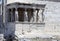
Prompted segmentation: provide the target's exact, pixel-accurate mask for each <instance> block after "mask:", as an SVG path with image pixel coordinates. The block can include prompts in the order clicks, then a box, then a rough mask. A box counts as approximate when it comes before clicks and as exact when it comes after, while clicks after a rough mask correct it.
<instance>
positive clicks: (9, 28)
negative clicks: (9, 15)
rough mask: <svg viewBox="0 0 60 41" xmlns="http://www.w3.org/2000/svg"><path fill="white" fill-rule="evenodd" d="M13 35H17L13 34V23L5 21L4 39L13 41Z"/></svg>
mask: <svg viewBox="0 0 60 41" xmlns="http://www.w3.org/2000/svg"><path fill="white" fill-rule="evenodd" d="M15 37H17V36H16V35H15V23H13V22H10V23H7V24H6V26H5V34H4V38H5V40H6V41H13V39H14V40H16V39H15Z"/></svg>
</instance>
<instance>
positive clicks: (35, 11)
mask: <svg viewBox="0 0 60 41" xmlns="http://www.w3.org/2000/svg"><path fill="white" fill-rule="evenodd" d="M33 14H34V16H33V17H34V22H36V15H37V10H34V12H33Z"/></svg>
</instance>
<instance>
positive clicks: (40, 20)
mask: <svg viewBox="0 0 60 41" xmlns="http://www.w3.org/2000/svg"><path fill="white" fill-rule="evenodd" d="M38 22H42V9H40V10H39V13H38Z"/></svg>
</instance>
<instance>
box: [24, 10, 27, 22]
mask: <svg viewBox="0 0 60 41" xmlns="http://www.w3.org/2000/svg"><path fill="white" fill-rule="evenodd" d="M24 22H28V14H27V11H26V10H25V13H24Z"/></svg>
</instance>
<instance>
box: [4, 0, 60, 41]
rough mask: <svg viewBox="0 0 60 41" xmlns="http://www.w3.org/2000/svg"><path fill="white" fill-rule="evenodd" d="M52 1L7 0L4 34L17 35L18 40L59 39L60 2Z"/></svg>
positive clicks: (48, 40)
mask: <svg viewBox="0 0 60 41" xmlns="http://www.w3.org/2000/svg"><path fill="white" fill-rule="evenodd" d="M52 1H54V2H52ZM52 1H51V0H48V1H47V0H44V1H39V0H35V1H34V0H33V1H32V0H21V1H20V0H7V2H6V4H4V9H3V11H4V13H3V23H4V28H5V31H4V36H6V38H8V36H9V35H12V37H16V36H17V39H18V40H20V41H52V40H53V39H55V40H60V34H59V33H60V6H59V4H60V2H59V0H58V2H55V0H52ZM58 36H59V37H58Z"/></svg>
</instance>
